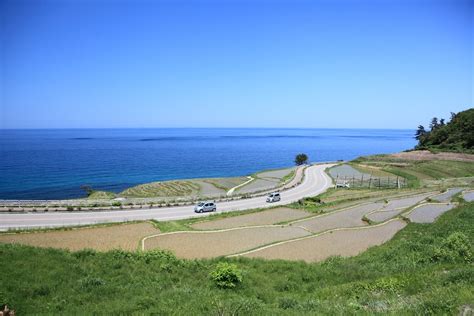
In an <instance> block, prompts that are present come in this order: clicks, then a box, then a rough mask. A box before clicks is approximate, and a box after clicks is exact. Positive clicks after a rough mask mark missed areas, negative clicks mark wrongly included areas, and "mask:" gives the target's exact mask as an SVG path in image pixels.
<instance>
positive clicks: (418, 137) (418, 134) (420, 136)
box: [415, 125, 428, 143]
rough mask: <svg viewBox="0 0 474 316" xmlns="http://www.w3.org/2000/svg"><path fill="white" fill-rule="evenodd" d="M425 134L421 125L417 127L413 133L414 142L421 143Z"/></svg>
mask: <svg viewBox="0 0 474 316" xmlns="http://www.w3.org/2000/svg"><path fill="white" fill-rule="evenodd" d="M426 134H428V132H427V131H426V130H425V127H424V126H423V125H418V129H417V130H416V133H415V138H416V140H417V141H419V142H420V143H421V142H422V140H423V138H424V136H426Z"/></svg>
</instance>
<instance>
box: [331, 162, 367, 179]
mask: <svg viewBox="0 0 474 316" xmlns="http://www.w3.org/2000/svg"><path fill="white" fill-rule="evenodd" d="M329 174H330V175H331V177H333V178H334V179H344V178H348V179H349V178H350V179H352V178H354V179H361V178H362V177H364V178H365V179H368V178H370V174H369V173H364V172H360V171H359V170H357V169H356V168H354V167H352V166H350V165H345V164H344V165H339V166H336V167H333V168H331V169H329Z"/></svg>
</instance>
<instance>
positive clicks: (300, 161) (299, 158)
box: [295, 154, 308, 166]
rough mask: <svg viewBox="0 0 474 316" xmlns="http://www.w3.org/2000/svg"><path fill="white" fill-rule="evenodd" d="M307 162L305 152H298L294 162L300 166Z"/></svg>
mask: <svg viewBox="0 0 474 316" xmlns="http://www.w3.org/2000/svg"><path fill="white" fill-rule="evenodd" d="M307 162H308V156H307V155H306V154H298V155H296V157H295V164H296V165H297V166H301V165H303V164H305V163H307Z"/></svg>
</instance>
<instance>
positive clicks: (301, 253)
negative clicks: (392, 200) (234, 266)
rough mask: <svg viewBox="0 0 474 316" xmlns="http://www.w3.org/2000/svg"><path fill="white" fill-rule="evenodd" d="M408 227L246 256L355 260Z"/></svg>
mask: <svg viewBox="0 0 474 316" xmlns="http://www.w3.org/2000/svg"><path fill="white" fill-rule="evenodd" d="M405 226H406V223H405V222H404V221H402V220H394V221H391V222H388V223H386V224H383V225H380V226H376V227H367V228H359V229H347V230H338V231H334V232H328V233H325V234H322V235H320V236H315V237H308V238H305V239H301V240H296V241H290V242H287V243H281V244H277V245H274V246H269V247H267V248H264V249H261V250H257V251H254V252H251V253H247V254H244V255H243V256H245V257H251V258H264V259H284V260H304V261H306V262H315V261H321V260H324V259H327V258H329V257H331V256H343V257H348V256H355V255H357V254H359V253H361V252H363V251H365V250H367V249H368V248H369V247H372V246H377V245H380V244H383V243H384V242H386V241H388V240H390V239H391V238H392V237H393V236H394V235H395V234H396V233H397V232H398V231H399V230H401V229H402V228H404V227H405Z"/></svg>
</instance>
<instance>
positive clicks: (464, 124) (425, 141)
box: [416, 108, 474, 152]
mask: <svg viewBox="0 0 474 316" xmlns="http://www.w3.org/2000/svg"><path fill="white" fill-rule="evenodd" d="M473 131H474V108H472V109H469V110H466V111H462V112H459V113H452V114H451V120H450V121H449V122H448V123H445V120H444V119H440V120H439V121H438V119H437V118H436V117H435V118H433V119H432V120H431V124H430V130H429V131H427V130H425V127H424V126H423V125H420V126H418V130H417V132H416V139H417V140H418V145H417V146H416V149H431V150H435V151H436V150H448V151H459V152H474V132H473Z"/></svg>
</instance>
